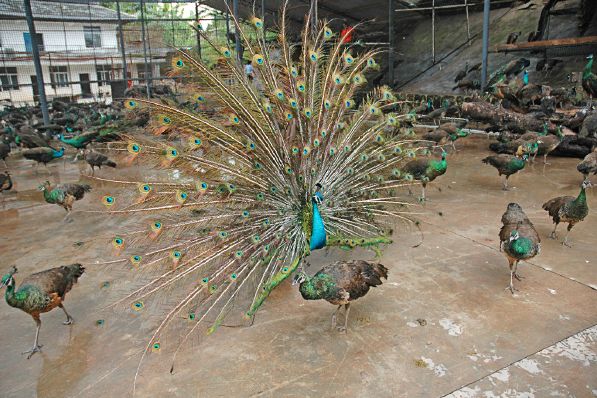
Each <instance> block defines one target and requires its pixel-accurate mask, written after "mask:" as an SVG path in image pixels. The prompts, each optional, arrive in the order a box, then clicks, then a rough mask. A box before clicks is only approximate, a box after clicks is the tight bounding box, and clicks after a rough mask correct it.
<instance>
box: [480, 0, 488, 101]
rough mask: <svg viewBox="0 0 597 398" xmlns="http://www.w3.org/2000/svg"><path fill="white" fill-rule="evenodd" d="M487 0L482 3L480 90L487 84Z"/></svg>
mask: <svg viewBox="0 0 597 398" xmlns="http://www.w3.org/2000/svg"><path fill="white" fill-rule="evenodd" d="M489 1H490V0H485V3H484V5H483V54H482V57H483V58H482V68H481V91H485V88H486V87H485V86H486V85H487V48H488V46H489Z"/></svg>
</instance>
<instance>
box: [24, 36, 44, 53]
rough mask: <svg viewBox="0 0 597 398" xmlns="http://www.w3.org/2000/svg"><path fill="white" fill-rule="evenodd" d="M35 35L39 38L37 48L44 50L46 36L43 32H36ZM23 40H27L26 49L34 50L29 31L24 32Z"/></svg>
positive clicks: (28, 50)
mask: <svg viewBox="0 0 597 398" xmlns="http://www.w3.org/2000/svg"><path fill="white" fill-rule="evenodd" d="M35 37H36V38H37V46H38V47H37V48H38V49H39V51H44V36H43V35H42V34H41V33H36V34H35ZM23 40H25V51H27V52H28V53H30V52H33V43H32V41H31V35H30V34H29V32H23Z"/></svg>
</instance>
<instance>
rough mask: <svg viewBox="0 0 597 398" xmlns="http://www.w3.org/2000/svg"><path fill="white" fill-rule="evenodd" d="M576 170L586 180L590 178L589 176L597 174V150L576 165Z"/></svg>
mask: <svg viewBox="0 0 597 398" xmlns="http://www.w3.org/2000/svg"><path fill="white" fill-rule="evenodd" d="M576 170H578V172H579V173H581V174H582V175H583V176H584V179H585V180H587V179H588V178H589V174H591V173H592V174H597V148H594V149H593V152H591V153H589V154H588V155H587V156H585V158H584V159H583V160H582V161H581V162H580V163H578V164H577V165H576Z"/></svg>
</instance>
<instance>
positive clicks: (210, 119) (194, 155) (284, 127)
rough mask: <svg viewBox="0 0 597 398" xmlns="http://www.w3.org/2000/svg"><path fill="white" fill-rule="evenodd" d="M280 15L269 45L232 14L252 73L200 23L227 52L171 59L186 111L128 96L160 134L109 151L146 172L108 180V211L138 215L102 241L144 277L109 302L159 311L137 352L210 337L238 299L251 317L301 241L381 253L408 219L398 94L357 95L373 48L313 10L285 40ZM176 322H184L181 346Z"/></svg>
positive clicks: (302, 250) (288, 268)
mask: <svg viewBox="0 0 597 398" xmlns="http://www.w3.org/2000/svg"><path fill="white" fill-rule="evenodd" d="M284 14H285V6H284V7H283V9H282V12H281V15H282V19H281V21H280V29H279V36H278V42H277V44H276V45H271V44H270V43H267V42H266V40H265V33H264V29H263V23H262V21H261V20H259V19H258V18H253V19H252V20H251V23H252V24H253V29H252V30H246V31H243V30H242V29H241V27H240V25H239V24H238V22H237V21H235V23H236V28H237V29H238V30H239V31H240V36H241V39H242V41H243V45H244V48H245V53H246V55H248V56H249V58H250V59H251V60H252V63H253V66H254V69H255V81H253V82H251V81H249V79H248V78H247V77H246V76H245V74H244V71H243V69H242V66H241V65H240V64H239V63H238V62H237V60H236V57H235V55H234V54H233V52H232V51H231V50H230V49H228V48H222V47H219V46H218V45H217V43H214V42H212V41H211V39H210V37H209V36H208V35H206V34H205V32H203V31H201V30H198V31H199V33H200V34H201V35H202V36H203V39H204V40H205V41H207V42H208V43H210V44H211V45H212V46H213V47H214V49H216V51H218V52H219V54H220V56H221V59H222V60H223V61H222V62H220V63H219V64H218V65H217V66H216V67H215V68H214V69H211V68H209V67H208V66H206V65H205V64H203V63H202V62H200V61H198V60H197V59H195V58H194V57H193V56H192V54H190V53H189V52H186V51H181V52H180V53H179V57H178V58H175V59H174V60H173V71H174V73H175V74H180V75H184V76H185V77H187V78H189V79H190V82H189V83H188V84H187V85H186V90H187V91H188V93H189V97H190V98H192V99H193V101H192V102H193V103H194V106H192V107H190V108H184V109H183V108H178V107H176V106H173V105H169V104H167V103H164V102H157V101H148V100H141V99H129V100H126V102H125V105H126V106H127V108H130V109H137V108H148V109H149V110H150V111H151V113H152V115H153V117H155V119H156V121H157V122H158V124H160V125H161V127H160V128H159V129H158V130H157V131H158V132H159V133H161V135H159V136H156V135H143V136H130V137H128V141H127V140H125V141H124V142H122V143H115V144H114V146H113V148H115V151H117V152H119V153H121V154H122V156H123V157H124V158H125V159H124V161H125V163H127V164H131V165H136V164H139V165H142V166H143V169H142V170H140V172H143V175H146V177H144V179H139V180H133V179H125V178H122V179H120V180H103V181H106V182H109V183H111V184H117V185H120V186H121V189H116V188H114V189H113V191H112V192H113V193H112V194H107V195H106V196H104V197H103V199H102V201H103V204H104V205H105V206H106V207H107V212H108V213H109V214H112V215H121V216H125V217H127V219H129V220H131V219H134V220H135V221H138V222H139V223H142V225H141V226H140V227H139V228H138V229H137V230H133V231H128V232H123V233H120V234H118V235H117V236H115V237H114V238H113V239H112V242H111V244H112V245H113V248H114V250H115V251H116V253H117V254H123V255H124V259H122V260H120V262H122V263H125V262H126V263H128V265H127V267H130V270H131V271H130V272H132V273H133V274H134V277H135V280H136V281H138V282H139V285H138V287H136V288H135V289H133V290H132V291H130V293H128V294H127V295H126V296H125V297H123V298H122V299H120V300H119V301H118V302H117V303H116V304H118V305H120V304H124V305H126V306H128V305H131V303H132V308H133V309H134V310H139V311H142V310H143V309H144V308H145V307H146V305H147V304H146V302H147V300H150V299H152V298H154V299H158V300H161V301H162V303H161V304H162V305H161V306H160V308H166V311H164V312H163V313H162V315H163V316H162V318H161V321H160V324H159V326H158V327H157V329H156V330H155V333H154V334H153V336H151V339H150V341H149V344H148V346H147V350H146V351H145V353H144V354H143V356H145V355H146V354H147V353H148V352H151V351H152V350H153V351H156V350H159V349H160V348H163V347H166V346H170V347H172V346H174V347H181V346H182V345H183V344H184V343H185V342H186V341H187V340H188V339H189V337H191V336H194V335H197V333H195V332H197V331H198V330H204V329H203V326H202V325H210V327H209V329H208V332H213V331H214V330H215V328H216V327H217V326H218V325H220V324H221V323H222V321H223V320H224V318H225V317H226V315H227V314H228V313H229V311H231V310H232V309H233V308H236V306H237V305H239V303H241V302H242V301H243V300H245V301H247V302H248V303H246V304H247V305H246V306H245V307H244V309H243V310H242V312H244V313H245V315H246V316H249V317H251V316H253V315H254V314H255V312H256V311H257V310H258V308H259V307H260V306H261V305H262V303H263V302H264V300H265V299H266V298H267V296H268V295H269V293H270V292H271V291H272V290H273V289H274V288H275V287H276V286H278V285H279V284H280V283H281V282H282V281H283V280H285V279H286V278H287V277H288V276H289V275H290V274H291V273H292V272H293V271H294V270H295V269H296V268H297V267H298V265H299V263H300V262H301V261H302V259H303V258H304V257H305V256H307V255H308V254H309V253H310V250H312V249H317V248H321V247H323V246H339V247H342V248H347V249H349V248H354V247H357V246H361V247H368V248H372V249H373V250H375V251H376V252H379V246H380V245H381V244H385V243H389V242H391V241H390V237H389V236H390V234H391V228H392V226H393V225H394V224H395V223H396V221H397V220H403V221H408V220H409V218H408V212H407V209H406V207H405V206H406V205H407V203H406V202H405V201H404V200H403V199H401V198H400V197H399V196H398V195H397V194H396V192H395V189H396V188H398V187H399V186H401V185H403V184H404V183H405V181H411V180H412V177H411V176H409V175H405V174H403V173H402V172H401V166H402V165H403V164H404V163H405V162H406V161H407V160H411V159H412V157H414V156H415V152H416V151H417V150H418V148H414V147H412V146H411V144H410V142H406V141H401V139H400V138H399V137H400V136H399V135H398V134H395V133H393V131H398V128H399V120H400V118H401V116H400V115H395V114H393V113H391V112H388V110H391V109H392V108H393V107H394V106H395V104H396V99H395V97H394V95H393V94H392V92H391V90H390V89H389V88H388V87H381V88H376V89H374V90H372V91H371V92H369V93H368V94H367V95H365V96H364V97H362V98H363V100H362V101H361V102H360V103H359V104H358V105H357V103H356V102H355V99H354V98H355V95H356V94H357V92H359V90H362V88H363V86H364V85H365V84H366V81H367V80H366V77H365V76H366V74H367V72H368V71H370V70H374V69H376V68H377V63H376V62H375V59H374V56H375V55H377V54H378V51H376V50H373V51H365V52H364V53H362V54H358V56H357V54H356V53H353V51H352V48H351V47H350V46H346V45H344V44H342V43H341V40H339V39H341V38H338V37H336V36H335V35H334V34H333V32H332V30H331V29H330V28H329V27H328V26H327V25H326V24H325V23H320V24H319V26H318V28H317V29H316V30H312V28H311V26H312V24H311V23H310V21H309V17H307V21H306V23H305V28H304V30H303V32H302V43H300V45H293V44H290V43H289V42H288V39H287V35H286V28H285V21H284ZM119 164H120V163H119ZM156 176H161V178H160V177H156ZM96 179H97V180H101V179H99V178H96ZM110 186H112V185H110ZM114 192H118V194H116V193H114ZM143 223H145V224H143ZM322 226H323V228H322ZM117 262H118V261H116V262H111V263H117ZM247 295H248V297H249V300H246V296H247ZM164 301H166V302H167V305H164V303H163V302H164ZM183 318H186V321H185V320H184V319H183ZM173 330H182V331H183V332H182V337H181V335H180V334H179V333H177V334H176V336H177V338H178V340H177V343H176V344H170V343H169V342H167V339H168V337H169V336H171V335H172V331H173Z"/></svg>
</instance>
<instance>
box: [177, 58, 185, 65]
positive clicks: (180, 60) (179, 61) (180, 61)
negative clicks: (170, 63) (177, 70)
mask: <svg viewBox="0 0 597 398" xmlns="http://www.w3.org/2000/svg"><path fill="white" fill-rule="evenodd" d="M176 65H177V66H178V67H182V66H183V65H184V62H182V59H179V60H178V61H176Z"/></svg>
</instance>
